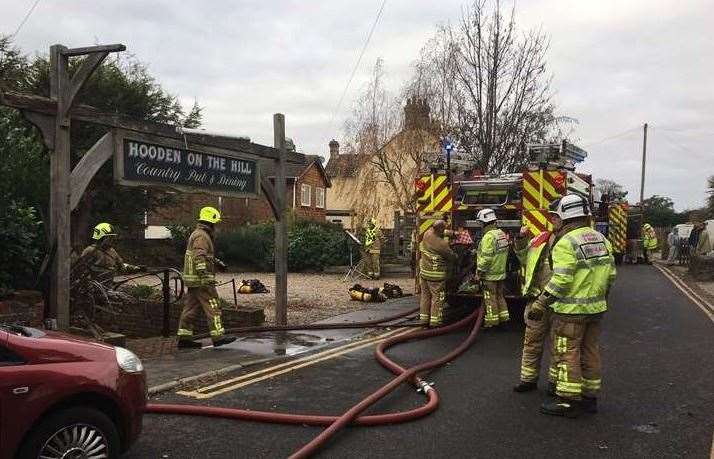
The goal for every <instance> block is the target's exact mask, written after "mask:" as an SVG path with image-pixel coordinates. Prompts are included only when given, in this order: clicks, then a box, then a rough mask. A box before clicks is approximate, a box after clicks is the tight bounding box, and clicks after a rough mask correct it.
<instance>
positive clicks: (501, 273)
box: [476, 209, 511, 328]
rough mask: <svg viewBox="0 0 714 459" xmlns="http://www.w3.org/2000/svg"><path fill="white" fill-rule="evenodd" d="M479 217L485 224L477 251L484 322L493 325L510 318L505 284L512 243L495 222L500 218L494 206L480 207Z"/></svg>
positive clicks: (486, 324)
mask: <svg viewBox="0 0 714 459" xmlns="http://www.w3.org/2000/svg"><path fill="white" fill-rule="evenodd" d="M476 219H477V220H478V221H480V222H481V223H482V224H483V236H482V237H481V240H480V241H479V244H478V250H477V252H476V279H477V280H479V281H480V282H481V283H482V285H483V302H484V305H485V307H486V315H485V316H484V321H483V322H484V325H483V326H484V328H490V327H495V326H497V325H499V324H502V323H506V322H508V320H509V319H510V316H509V314H508V305H507V304H506V298H505V297H504V294H503V287H504V281H505V279H506V262H507V261H508V250H509V247H510V244H511V243H510V241H509V239H508V236H507V235H506V233H504V232H503V230H501V229H500V228H498V227H497V226H496V224H497V223H498V220H497V218H496V212H494V211H493V209H482V210H480V211H479V213H478V214H477V215H476Z"/></svg>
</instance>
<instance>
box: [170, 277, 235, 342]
mask: <svg viewBox="0 0 714 459" xmlns="http://www.w3.org/2000/svg"><path fill="white" fill-rule="evenodd" d="M201 309H203V313H204V314H205V315H206V321H207V322H208V330H209V331H210V333H211V338H212V339H215V338H217V337H219V336H222V335H224V334H225V332H226V331H225V329H224V328H223V323H222V322H221V308H220V303H219V300H218V292H217V291H216V287H214V286H205V287H189V288H188V291H187V292H186V298H185V299H184V304H183V310H182V311H181V318H180V319H179V329H178V337H179V339H192V337H193V326H194V324H195V322H196V319H197V318H198V314H199V311H200V310H201Z"/></svg>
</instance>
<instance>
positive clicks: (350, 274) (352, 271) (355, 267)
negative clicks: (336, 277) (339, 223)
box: [342, 231, 367, 282]
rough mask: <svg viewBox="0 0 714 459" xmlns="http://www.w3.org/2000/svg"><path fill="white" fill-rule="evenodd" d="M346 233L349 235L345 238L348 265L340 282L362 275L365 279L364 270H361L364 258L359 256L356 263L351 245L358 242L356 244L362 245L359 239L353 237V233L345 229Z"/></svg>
mask: <svg viewBox="0 0 714 459" xmlns="http://www.w3.org/2000/svg"><path fill="white" fill-rule="evenodd" d="M346 233H347V235H348V236H349V238H348V240H347V243H348V244H347V245H348V247H349V251H350V267H349V269H348V270H347V273H346V274H345V277H343V278H342V282H346V281H347V280H348V279H349V280H355V279H359V278H360V277H364V278H365V279H367V275H366V274H365V273H364V272H362V271H363V269H364V264H365V262H366V260H365V258H364V257H362V256H360V259H359V261H358V262H357V263H355V262H354V252H353V247H354V246H355V244H358V245H362V244H361V243H360V242H359V239H357V238H356V237H354V235H352V234H351V233H349V232H347V231H346Z"/></svg>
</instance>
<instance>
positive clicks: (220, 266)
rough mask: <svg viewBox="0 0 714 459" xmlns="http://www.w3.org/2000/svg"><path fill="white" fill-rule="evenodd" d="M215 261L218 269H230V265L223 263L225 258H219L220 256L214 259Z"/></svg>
mask: <svg viewBox="0 0 714 459" xmlns="http://www.w3.org/2000/svg"><path fill="white" fill-rule="evenodd" d="M214 263H215V264H216V266H217V267H218V269H220V270H221V271H225V270H226V269H228V265H226V264H225V263H223V260H221V259H219V258H216V259H215V260H214Z"/></svg>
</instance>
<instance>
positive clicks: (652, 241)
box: [642, 223, 657, 250]
mask: <svg viewBox="0 0 714 459" xmlns="http://www.w3.org/2000/svg"><path fill="white" fill-rule="evenodd" d="M642 242H643V244H644V246H645V249H647V250H655V249H656V248H657V233H655V230H654V228H652V225H650V224H649V223H645V224H644V225H642Z"/></svg>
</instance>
